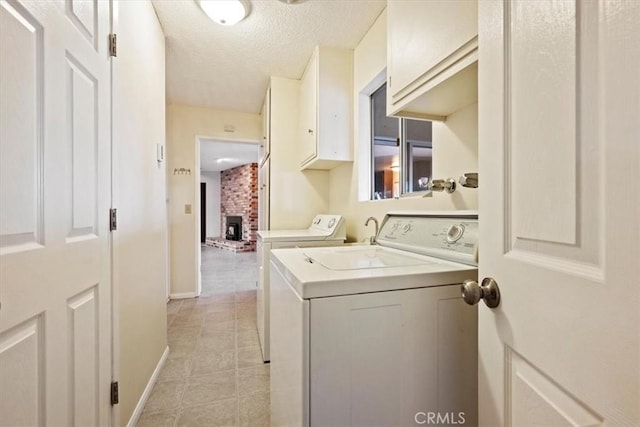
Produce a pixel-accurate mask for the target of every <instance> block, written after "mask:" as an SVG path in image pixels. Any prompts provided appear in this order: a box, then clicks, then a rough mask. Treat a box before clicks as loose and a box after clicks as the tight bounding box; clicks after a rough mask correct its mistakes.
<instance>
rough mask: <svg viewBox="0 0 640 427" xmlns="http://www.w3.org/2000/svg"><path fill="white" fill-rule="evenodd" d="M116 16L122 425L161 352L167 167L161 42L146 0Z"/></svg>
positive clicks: (116, 254)
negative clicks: (161, 154) (160, 148)
mask: <svg viewBox="0 0 640 427" xmlns="http://www.w3.org/2000/svg"><path fill="white" fill-rule="evenodd" d="M116 10H117V14H114V27H115V32H116V33H117V34H118V56H117V57H116V58H114V59H113V141H114V142H113V143H114V150H115V153H114V206H115V207H116V208H117V209H118V229H117V231H115V232H114V233H113V239H114V240H113V242H114V243H113V246H114V264H113V268H114V283H115V293H114V298H116V299H117V305H118V313H117V315H116V319H115V322H116V328H115V330H116V333H118V334H119V349H118V348H116V351H117V353H116V364H117V365H118V364H119V366H116V372H115V374H116V375H117V379H118V381H119V391H120V404H119V405H118V406H117V407H116V408H117V411H119V420H116V422H115V424H117V425H127V424H128V423H130V422H131V421H132V420H131V416H132V414H136V413H135V412H134V410H135V409H136V406H137V405H138V403H139V402H140V399H141V397H142V396H143V393H144V391H145V388H146V386H147V384H148V383H149V380H150V379H151V377H152V374H153V372H154V370H155V368H156V366H157V365H158V362H159V361H160V360H161V358H162V355H163V352H164V351H165V349H166V348H167V311H166V310H167V305H166V302H167V260H168V253H167V251H168V235H167V206H166V197H167V196H166V194H167V193H166V186H167V182H166V168H165V163H159V162H157V159H156V144H164V143H165V40H164V34H163V33H162V28H161V27H160V24H159V22H158V19H157V18H156V14H155V12H154V10H153V7H152V5H151V2H149V1H134V2H119V3H118V7H117V9H116ZM116 341H117V339H116ZM139 409H141V407H140V408H139ZM116 413H118V412H116Z"/></svg>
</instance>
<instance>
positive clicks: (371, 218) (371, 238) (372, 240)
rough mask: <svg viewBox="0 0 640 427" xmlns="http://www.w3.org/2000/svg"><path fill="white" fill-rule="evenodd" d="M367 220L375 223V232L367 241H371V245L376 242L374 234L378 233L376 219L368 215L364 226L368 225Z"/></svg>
mask: <svg viewBox="0 0 640 427" xmlns="http://www.w3.org/2000/svg"><path fill="white" fill-rule="evenodd" d="M369 221H373V222H374V224H375V225H376V232H375V234H374V235H373V236H371V237H369V243H371V244H372V245H375V244H376V236H377V235H378V220H377V219H375V218H374V217H372V216H370V217H369V218H367V221H366V222H365V223H364V226H365V227H366V226H368V225H369Z"/></svg>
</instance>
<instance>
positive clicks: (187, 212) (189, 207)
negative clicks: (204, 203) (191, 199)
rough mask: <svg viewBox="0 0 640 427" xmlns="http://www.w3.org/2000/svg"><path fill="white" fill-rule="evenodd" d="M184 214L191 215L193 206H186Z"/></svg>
mask: <svg viewBox="0 0 640 427" xmlns="http://www.w3.org/2000/svg"><path fill="white" fill-rule="evenodd" d="M184 213H186V214H190V213H191V205H188V204H187V205H184Z"/></svg>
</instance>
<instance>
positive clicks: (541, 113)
mask: <svg viewBox="0 0 640 427" xmlns="http://www.w3.org/2000/svg"><path fill="white" fill-rule="evenodd" d="M479 19H480V21H479V24H480V25H479V28H480V30H479V31H480V35H479V39H480V48H479V49H480V60H479V67H480V69H479V99H480V105H479V111H480V113H479V114H480V116H479V127H480V150H479V157H480V175H481V176H482V186H481V187H480V219H481V220H480V241H481V243H480V245H481V247H482V254H481V256H480V274H479V275H480V277H481V278H482V277H493V278H494V279H495V280H496V281H497V282H498V284H499V286H500V290H501V294H502V301H501V304H500V306H499V307H498V308H496V309H493V310H492V309H489V308H488V307H486V306H485V305H484V304H482V303H480V304H481V307H480V310H479V328H478V329H479V381H478V382H479V393H478V395H479V418H480V424H481V425H486V426H496V425H508V426H511V425H514V426H536V425H538V426H596V425H608V426H618V425H629V426H631V425H634V426H637V425H640V410H639V408H640V406H639V405H640V302H639V290H640V279H639V278H640V267H639V265H640V225H639V223H640V189H639V183H640V172H639V171H640V89H639V86H638V81H639V80H638V79H639V78H640V58H639V56H640V31H638V28H640V2H637V1H607V0H601V1H584V2H583V1H567V0H551V1H530V0H508V1H481V2H480V7H479Z"/></svg>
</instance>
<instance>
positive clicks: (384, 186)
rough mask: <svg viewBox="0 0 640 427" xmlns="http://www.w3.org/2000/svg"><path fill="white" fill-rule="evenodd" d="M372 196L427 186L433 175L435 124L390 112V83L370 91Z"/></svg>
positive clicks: (387, 197) (416, 189)
mask: <svg viewBox="0 0 640 427" xmlns="http://www.w3.org/2000/svg"><path fill="white" fill-rule="evenodd" d="M371 135H372V138H371V144H372V145H371V153H372V156H371V170H372V174H373V176H372V179H371V182H372V189H371V199H389V198H394V197H400V196H402V195H404V194H410V193H416V192H421V191H426V190H427V184H428V182H429V180H430V179H431V159H432V144H431V136H432V126H431V122H429V121H424V120H410V119H399V118H396V117H388V116H387V85H386V83H385V84H384V85H382V86H381V87H380V88H379V89H378V90H376V91H375V92H374V93H372V94H371Z"/></svg>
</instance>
